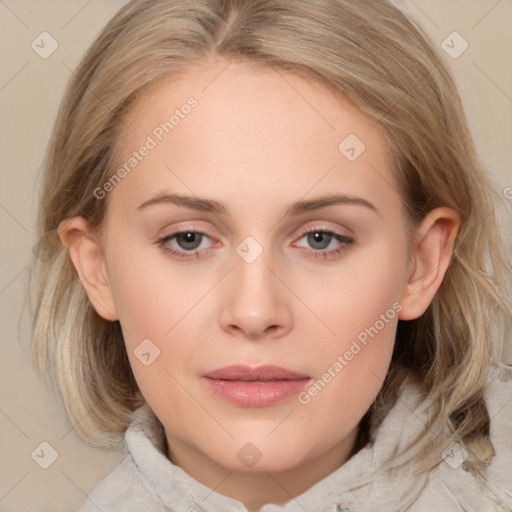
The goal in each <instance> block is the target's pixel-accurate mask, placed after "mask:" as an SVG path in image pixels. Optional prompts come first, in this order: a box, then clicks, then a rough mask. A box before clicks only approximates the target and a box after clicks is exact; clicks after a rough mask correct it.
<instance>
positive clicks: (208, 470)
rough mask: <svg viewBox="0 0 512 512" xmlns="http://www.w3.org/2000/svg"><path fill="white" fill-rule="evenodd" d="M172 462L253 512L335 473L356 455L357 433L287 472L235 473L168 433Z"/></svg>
mask: <svg viewBox="0 0 512 512" xmlns="http://www.w3.org/2000/svg"><path fill="white" fill-rule="evenodd" d="M166 438H167V446H168V447H172V448H170V449H168V457H169V459H170V460H171V461H172V462H173V463H174V464H176V465H177V466H180V467H181V468H182V469H183V470H184V471H186V472H187V473H188V474H189V475H190V476H192V477H193V478H194V479H195V480H197V481H198V482H200V483H202V484H203V485H206V486H207V487H209V488H210V489H213V490H215V492H217V493H219V494H222V495H224V496H227V497H229V498H233V499H235V500H238V501H240V502H241V503H242V504H243V505H244V506H245V507H246V508H247V510H249V512H257V511H258V510H260V508H261V507H262V506H263V505H265V504H267V503H275V504H283V503H285V502H287V501H289V500H291V499H293V498H295V497H297V496H299V495H300V494H302V493H304V492H305V491H306V490H307V489H309V488H310V487H312V486H313V485H314V484H316V483H317V482H319V481H320V480H322V479H323V478H325V477H326V476H328V475H329V474H331V473H332V472H333V471H335V470H336V469H338V468H339V467H340V466H341V465H343V464H344V463H345V462H346V461H347V460H348V459H349V458H350V456H351V455H352V453H353V451H354V447H355V444H356V438H357V430H355V431H354V432H352V433H351V434H350V436H349V437H348V438H345V439H343V440H341V441H340V442H339V443H338V444H337V445H336V446H334V447H328V448H327V449H326V451H325V452H322V453H317V454H313V455H312V456H311V457H308V458H307V459H305V460H303V461H302V462H301V463H300V464H299V465H297V466H295V467H292V468H289V469H287V470H285V471H278V472H271V471H256V470H250V471H235V470H230V469H228V468H225V467H223V466H221V465H219V464H217V463H216V462H215V461H214V460H212V459H211V458H209V457H208V456H206V455H205V454H204V453H203V452H201V451H199V450H197V449H196V448H195V447H193V446H190V445H187V444H185V443H183V442H182V441H180V440H179V439H177V438H176V437H174V436H172V435H170V434H169V433H166Z"/></svg>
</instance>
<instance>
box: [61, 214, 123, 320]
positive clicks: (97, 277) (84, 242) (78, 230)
mask: <svg viewBox="0 0 512 512" xmlns="http://www.w3.org/2000/svg"><path fill="white" fill-rule="evenodd" d="M58 234H59V237H60V240H61V242H62V243H63V245H65V246H66V247H67V248H68V249H69V256H70V258H71V261H72V262H73V265H74V267H75V269H76V271H77V273H78V276H79V277H80V281H81V282H82V284H83V285H84V288H85V291H86V293H87V296H88V297H89V300H90V301H91V303H92V305H93V307H94V309H95V310H96V312H97V313H98V314H99V315H100V316H101V317H103V318H104V319H105V320H110V321H114V320H117V319H118V318H119V316H118V314H117V310H116V307H115V304H114V299H113V296H112V290H111V287H110V283H109V280H108V275H107V266H106V263H105V258H104V255H103V250H102V247H101V243H100V242H101V241H100V237H99V236H98V235H97V233H94V232H93V231H92V230H91V229H90V228H89V226H88V224H87V221H86V220H85V219H84V218H83V217H72V218H69V219H65V220H63V221H62V222H61V223H60V224H59V228H58Z"/></svg>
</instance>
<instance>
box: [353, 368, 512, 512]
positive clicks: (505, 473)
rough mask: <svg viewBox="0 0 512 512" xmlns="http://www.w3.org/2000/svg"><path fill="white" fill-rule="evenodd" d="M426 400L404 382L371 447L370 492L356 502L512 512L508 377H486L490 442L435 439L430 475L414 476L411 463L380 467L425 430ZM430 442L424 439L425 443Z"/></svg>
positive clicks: (511, 389) (390, 509) (392, 508)
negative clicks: (397, 398) (460, 442)
mask: <svg viewBox="0 0 512 512" xmlns="http://www.w3.org/2000/svg"><path fill="white" fill-rule="evenodd" d="M511 370H512V369H511ZM426 395H427V393H426V391H425V389H423V386H422V384H421V382H418V381H416V380H415V379H407V380H406V381H405V382H404V384H403V386H402V388H401V392H400V397H399V400H398V401H397V402H396V404H395V405H394V407H393V408H392V410H391V411H390V412H389V414H388V415H387V416H386V418H385V419H384V420H383V421H382V423H381V424H380V425H379V427H378V429H377V430H376V432H375V439H374V443H373V446H372V447H371V459H372V461H373V464H372V465H373V470H374V471H371V472H370V473H371V474H372V475H373V477H372V481H371V483H370V485H369V487H366V486H363V487H362V488H361V490H363V489H364V490H365V493H363V494H364V495H361V496H359V501H360V502H361V503H362V502H365V500H366V502H368V503H371V504H372V505H375V507H377V506H378V507H379V510H382V511H386V512H397V511H399V510H400V511H402V510H407V511H410V512H430V511H431V510H443V511H444V510H449V511H451V512H481V511H484V510H485V511H489V512H510V511H511V510H512V473H511V471H510V462H511V461H512V371H510V370H507V369H504V370H503V371H499V372H498V371H496V370H492V371H491V372H490V374H489V381H488V385H487V389H486V393H485V402H486V405H487V409H488V412H489V417H490V420H491V422H490V425H491V427H490V442H489V441H487V442H485V441H483V440H482V441H478V440H477V441H476V442H475V443H471V444H468V445H466V444H459V443H457V442H455V441H453V439H450V437H451V436H450V435H447V436H446V437H445V435H439V436H438V437H437V438H436V439H437V442H436V447H434V446H432V450H433V452H435V454H434V453H433V454H434V456H435V461H433V465H432V466H431V469H430V470H427V471H418V468H415V465H414V464H410V463H405V464H400V465H398V466H397V465H395V464H392V465H391V467H390V466H387V465H386V464H383V462H384V461H387V460H392V461H395V462H396V457H398V458H400V454H402V453H403V452H404V450H405V452H407V449H406V447H407V446H410V442H411V441H412V440H414V439H416V437H417V436H418V434H419V432H420V431H422V430H424V429H425V426H426V425H427V424H428V421H427V418H428V417H429V406H428V403H427V402H426V401H425V397H426ZM398 433H399V435H397V434H398ZM428 439H430V441H428ZM431 440H432V437H431V436H427V438H426V442H427V441H428V442H431ZM405 460H408V461H410V460H411V459H410V458H407V459H405ZM481 461H485V463H483V462H481ZM386 466H387V469H384V468H386ZM357 501H358V500H355V503H354V505H355V504H356V503H357ZM365 504H366V503H365ZM350 510H352V508H350ZM354 510H358V509H357V508H354Z"/></svg>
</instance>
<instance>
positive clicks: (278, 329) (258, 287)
mask: <svg viewBox="0 0 512 512" xmlns="http://www.w3.org/2000/svg"><path fill="white" fill-rule="evenodd" d="M269 252H270V251H266V250H265V251H263V253H262V254H261V255H260V256H259V257H258V258H257V259H256V260H255V261H253V262H252V263H248V262H246V261H244V260H243V259H242V258H240V257H239V256H238V255H237V254H235V255H234V269H233V271H231V272H230V273H229V278H228V279H227V280H226V282H225V284H224V286H225V288H224V289H223V294H222V299H221V300H222V304H221V310H220V315H219V322H220V325H221V328H222V329H223V330H225V331H227V332H228V333H230V334H231V335H234V336H240V337H245V338H247V339H250V340H253V341H256V340H262V339H266V338H270V339H275V338H279V337H281V336H284V335H285V334H286V333H287V332H289V331H290V330H291V328H292V325H293V316H292V311H291V303H290V301H291V299H292V298H293V295H292V293H291V292H290V290H288V289H287V288H286V286H285V285H284V284H283V282H286V278H285V276H284V275H283V273H282V272H279V269H278V268H277V267H276V265H275V264H273V263H272V261H271V258H270V254H269Z"/></svg>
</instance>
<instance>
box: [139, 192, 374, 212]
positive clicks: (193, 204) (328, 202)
mask: <svg viewBox="0 0 512 512" xmlns="http://www.w3.org/2000/svg"><path fill="white" fill-rule="evenodd" d="M167 203H168V204H174V205H176V206H184V207H186V208H191V209H193V210H198V211H202V212H209V213H214V214H218V215H223V214H226V213H227V209H226V207H225V206H224V205H223V204H222V203H219V202H218V201H214V200H212V199H204V198H200V197H194V196H183V195H179V194H159V195H157V196H155V197H153V198H151V199H148V200H147V201H144V202H143V203H142V204H141V205H140V206H139V207H138V208H137V210H145V209H147V208H149V207H151V206H154V205H159V204H167ZM336 204H342V205H352V206H363V207H365V208H368V209H370V210H372V211H374V212H375V213H377V214H379V211H378V210H377V208H376V207H375V205H373V204H372V203H370V202H369V201H367V200H366V199H363V198H361V197H354V196H348V195H344V194H334V195H329V196H322V197H318V198H315V199H309V200H300V201H296V202H295V203H292V204H291V205H290V206H289V207H288V208H287V210H286V213H285V215H286V216H293V215H300V214H301V213H305V212H309V211H312V210H318V209H320V208H326V207H327V206H332V205H336Z"/></svg>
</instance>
